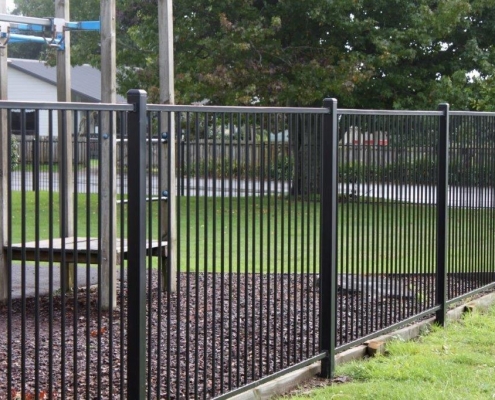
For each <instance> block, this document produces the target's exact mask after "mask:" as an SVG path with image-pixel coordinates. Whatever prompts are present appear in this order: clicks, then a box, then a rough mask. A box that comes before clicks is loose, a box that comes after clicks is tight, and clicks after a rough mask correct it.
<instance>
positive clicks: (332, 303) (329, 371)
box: [320, 99, 338, 378]
mask: <svg viewBox="0 0 495 400" xmlns="http://www.w3.org/2000/svg"><path fill="white" fill-rule="evenodd" d="M323 107H325V108H328V114H325V115H324V116H323V132H322V138H321V145H322V164H321V165H322V166H321V170H322V174H321V175H322V177H321V179H322V181H321V188H322V189H321V248H320V251H321V253H320V254H321V255H320V257H321V259H320V265H321V267H320V268H321V277H320V310H321V311H320V318H321V320H320V350H321V351H326V352H327V357H325V358H324V359H323V360H322V362H321V374H322V376H324V377H327V378H330V377H332V376H333V374H334V369H335V347H336V329H337V323H336V292H337V282H336V281H337V223H338V221H337V168H338V166H337V149H338V134H337V126H338V125H337V124H338V116H337V100H335V99H325V101H324V102H323ZM325 183H327V184H325Z"/></svg>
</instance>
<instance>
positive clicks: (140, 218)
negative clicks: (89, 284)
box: [127, 90, 147, 400]
mask: <svg viewBox="0 0 495 400" xmlns="http://www.w3.org/2000/svg"><path fill="white" fill-rule="evenodd" d="M146 100H147V97H146V92H144V91H142V90H130V91H129V92H127V102H128V103H129V104H134V106H135V108H134V111H133V112H130V113H128V144H129V147H128V149H129V150H128V151H129V160H130V161H131V162H132V165H129V166H128V172H127V174H128V175H127V176H128V190H129V192H128V193H129V203H128V208H127V210H128V211H127V212H128V223H127V229H128V232H127V240H128V264H127V265H128V268H127V274H128V275H127V282H128V299H127V304H128V314H127V317H128V322H127V323H128V329H127V342H128V345H127V398H129V399H136V400H141V399H143V400H144V398H145V396H146Z"/></svg>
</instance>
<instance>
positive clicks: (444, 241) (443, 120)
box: [436, 104, 449, 326]
mask: <svg viewBox="0 0 495 400" xmlns="http://www.w3.org/2000/svg"><path fill="white" fill-rule="evenodd" d="M438 109H439V110H440V111H442V112H443V115H442V116H441V117H440V125H439V128H440V132H439V143H438V183H437V185H438V186H437V260H436V261H437V262H436V267H437V271H436V303H437V305H439V306H440V309H439V310H438V311H437V312H436V320H437V323H438V324H440V325H442V326H443V325H445V316H446V312H447V304H446V302H447V293H446V286H447V282H446V278H447V251H448V250H447V246H448V237H447V235H448V203H447V202H448V190H449V189H448V183H449V182H448V173H449V105H448V104H440V106H439V107H438Z"/></svg>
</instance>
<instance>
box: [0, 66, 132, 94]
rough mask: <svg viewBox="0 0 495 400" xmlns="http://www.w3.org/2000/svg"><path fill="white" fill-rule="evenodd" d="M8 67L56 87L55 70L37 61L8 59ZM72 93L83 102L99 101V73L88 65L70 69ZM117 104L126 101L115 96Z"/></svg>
mask: <svg viewBox="0 0 495 400" xmlns="http://www.w3.org/2000/svg"><path fill="white" fill-rule="evenodd" d="M8 66H9V67H10V68H14V69H16V70H18V71H21V72H24V73H26V74H28V75H31V76H33V77H35V78H38V79H40V80H42V81H45V82H47V83H50V84H52V85H54V86H57V68H56V67H52V66H49V65H47V64H45V63H44V62H42V61H39V60H24V59H19V58H9V59H8ZM71 80H72V92H73V93H75V94H78V95H80V96H81V97H82V98H83V99H84V100H85V101H94V102H100V101H101V72H100V70H99V69H96V68H93V67H92V66H90V65H79V66H75V67H72V69H71ZM117 102H118V103H125V102H126V100H125V99H124V98H123V97H122V96H119V95H117Z"/></svg>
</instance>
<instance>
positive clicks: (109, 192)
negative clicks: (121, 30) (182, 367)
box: [99, 0, 117, 309]
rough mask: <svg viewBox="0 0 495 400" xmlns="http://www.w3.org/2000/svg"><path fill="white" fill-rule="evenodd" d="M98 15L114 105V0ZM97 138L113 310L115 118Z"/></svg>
mask: <svg viewBox="0 0 495 400" xmlns="http://www.w3.org/2000/svg"><path fill="white" fill-rule="evenodd" d="M100 15H101V31H100V35H101V101H102V103H115V102H116V99H117V97H116V96H117V95H116V45H115V0H102V1H100ZM101 124H102V126H101V127H100V130H99V132H100V135H102V136H103V143H102V155H101V165H100V168H101V174H102V179H103V182H102V185H101V188H102V190H101V193H100V195H101V201H102V209H101V210H102V215H101V223H102V230H101V232H102V238H101V239H102V240H101V243H102V244H101V246H102V248H101V252H102V257H101V270H102V276H101V279H102V282H101V283H100V284H101V285H102V308H104V309H113V308H114V307H116V305H117V293H116V275H117V272H116V268H115V266H116V261H117V256H116V255H117V253H116V236H115V235H116V233H117V219H116V201H117V184H116V181H117V167H116V165H117V163H116V161H117V138H116V120H115V115H113V114H110V113H109V112H108V113H107V112H105V113H104V114H103V115H102V119H101Z"/></svg>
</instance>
